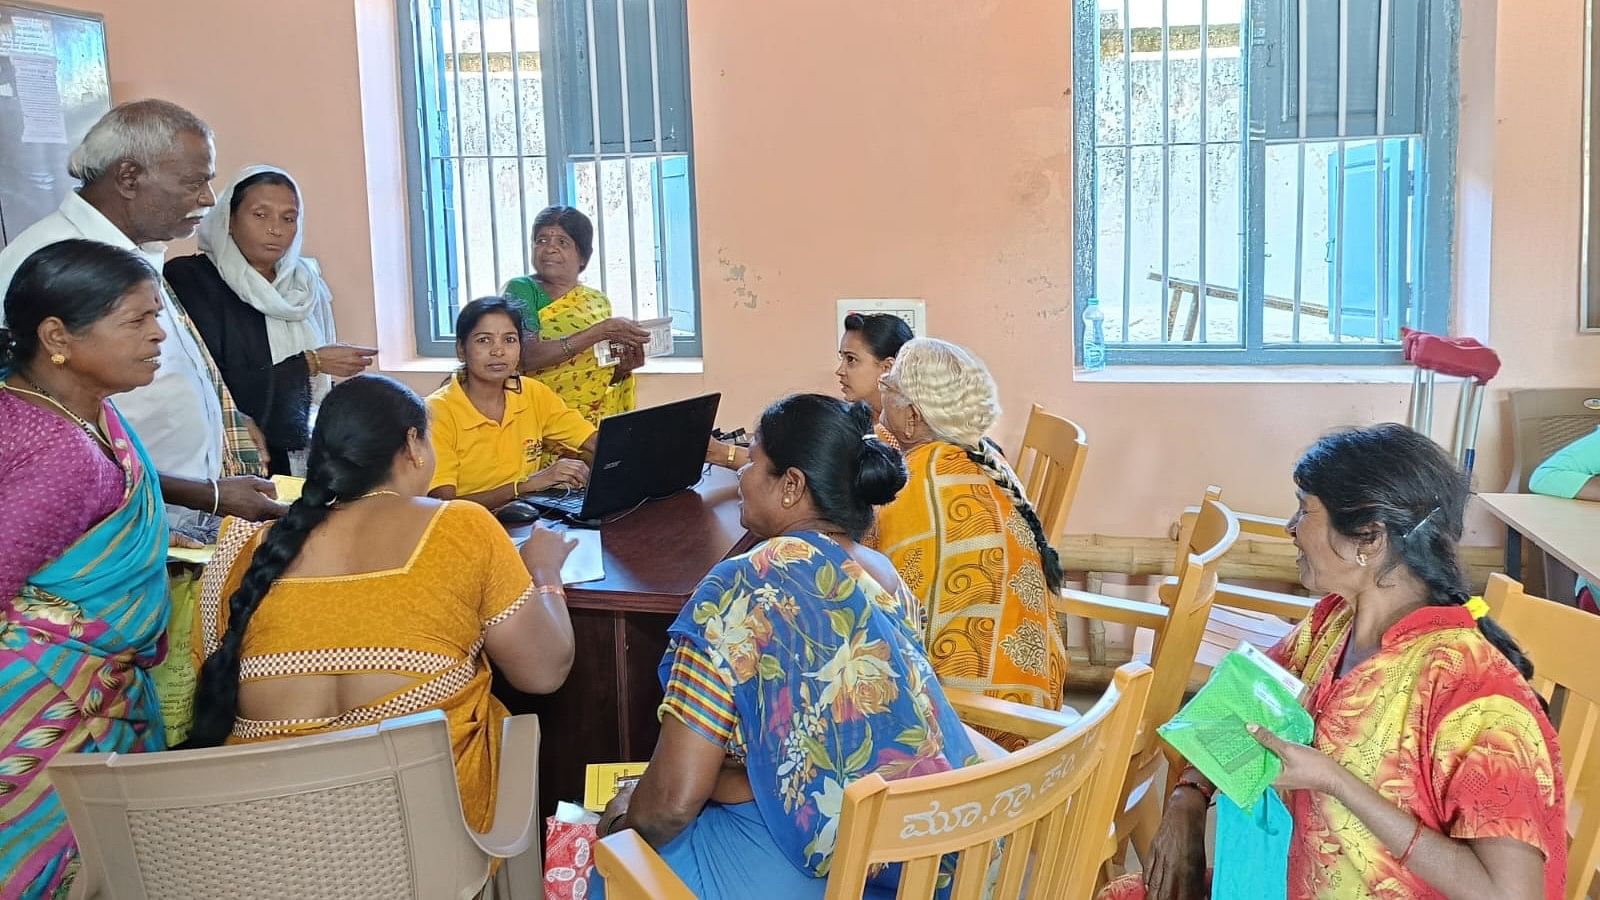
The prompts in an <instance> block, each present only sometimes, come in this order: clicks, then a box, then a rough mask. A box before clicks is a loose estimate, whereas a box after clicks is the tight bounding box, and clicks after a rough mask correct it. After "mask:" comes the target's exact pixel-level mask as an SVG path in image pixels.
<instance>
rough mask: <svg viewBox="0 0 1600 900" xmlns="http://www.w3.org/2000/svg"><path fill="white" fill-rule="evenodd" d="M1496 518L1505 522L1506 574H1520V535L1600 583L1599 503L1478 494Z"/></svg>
mask: <svg viewBox="0 0 1600 900" xmlns="http://www.w3.org/2000/svg"><path fill="white" fill-rule="evenodd" d="M1478 500H1479V502H1481V503H1482V504H1483V505H1484V507H1485V508H1486V509H1488V510H1489V512H1490V513H1492V514H1493V515H1494V517H1495V518H1497V519H1499V520H1500V521H1502V522H1504V523H1506V528H1507V529H1508V530H1509V531H1510V534H1508V535H1507V537H1506V574H1508V575H1510V576H1511V577H1512V578H1521V576H1522V573H1521V571H1520V569H1521V565H1520V563H1519V562H1518V557H1519V554H1518V553H1516V552H1514V551H1513V550H1512V547H1513V545H1516V546H1518V549H1520V541H1519V539H1518V537H1517V535H1519V534H1520V535H1522V536H1523V537H1526V538H1527V539H1528V540H1530V541H1533V542H1534V543H1535V544H1537V545H1538V546H1539V549H1541V550H1543V551H1544V552H1545V553H1547V554H1549V555H1550V556H1552V557H1554V558H1556V559H1558V560H1560V561H1561V563H1562V564H1563V565H1565V566H1566V567H1567V568H1569V569H1571V570H1572V571H1574V572H1577V573H1578V574H1579V575H1581V576H1583V577H1584V578H1585V579H1587V580H1588V581H1589V582H1590V583H1591V584H1600V503H1594V502H1591V501H1587V500H1564V499H1562V498H1560V497H1546V496H1544V495H1542V494H1479V495H1478Z"/></svg>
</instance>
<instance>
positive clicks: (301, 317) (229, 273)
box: [200, 166, 335, 393]
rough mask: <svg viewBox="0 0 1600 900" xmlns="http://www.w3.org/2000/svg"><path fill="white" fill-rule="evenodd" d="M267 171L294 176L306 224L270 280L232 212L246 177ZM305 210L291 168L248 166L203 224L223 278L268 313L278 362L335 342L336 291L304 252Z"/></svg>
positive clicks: (204, 241) (203, 237)
mask: <svg viewBox="0 0 1600 900" xmlns="http://www.w3.org/2000/svg"><path fill="white" fill-rule="evenodd" d="M262 172H276V173H277V174H279V175H282V176H283V177H284V178H287V179H289V183H290V184H293V185H294V192H295V196H296V197H298V198H299V201H300V228H299V230H297V231H296V232H295V236H294V240H293V241H292V242H291V243H290V244H289V249H288V250H286V251H285V252H284V254H283V258H282V259H280V260H278V275H277V277H276V278H274V279H273V280H272V282H271V283H270V284H269V283H268V282H267V280H266V279H265V278H263V277H261V273H260V272H257V271H256V270H255V269H254V268H252V267H251V265H250V263H248V262H246V261H245V258H244V254H243V253H241V252H240V251H239V245H238V244H237V243H235V242H234V240H233V234H232V233H231V231H230V230H229V225H230V223H231V220H232V215H231V214H230V213H229V211H228V208H229V207H230V206H231V205H232V201H233V192H234V189H235V188H237V187H238V186H239V183H240V182H242V181H244V180H245V179H246V178H250V177H251V176H254V175H259V174H261V173H262ZM305 210H306V207H305V195H304V194H303V193H301V191H300V185H299V183H297V182H296V181H295V180H294V178H293V177H292V176H291V175H290V174H289V173H288V172H285V171H284V170H282V169H280V168H278V167H276V166H246V167H244V168H243V169H240V170H239V174H237V175H235V176H234V177H233V181H231V182H229V184H228V187H227V189H225V190H224V191H223V192H222V193H220V194H218V195H217V205H216V206H213V207H211V210H210V211H209V212H207V213H206V216H205V218H204V219H202V220H201V222H200V252H201V253H204V254H205V255H206V256H208V257H210V259H211V262H212V264H214V265H215V266H216V267H217V271H218V272H219V273H221V275H222V280H223V281H225V282H227V285H228V287H230V288H233V292H234V293H235V294H238V295H239V299H240V300H243V301H244V302H245V303H247V304H249V305H250V306H252V307H254V308H255V309H257V310H259V311H260V312H261V314H262V315H263V316H265V317H266V320H267V345H268V347H269V348H270V349H271V352H272V362H273V364H274V365H276V364H278V363H280V362H283V361H284V360H286V359H288V358H289V357H291V356H294V355H295V354H298V353H305V352H306V351H308V350H316V349H318V348H319V347H326V346H327V345H329V344H331V343H333V342H334V340H335V337H334V330H333V294H332V292H330V291H329V290H328V285H327V283H326V282H324V281H323V280H322V270H321V268H320V267H319V266H318V265H317V261H316V260H314V259H311V258H310V257H303V256H301V255H300V245H301V244H302V243H303V242H304V241H305V236H306V229H305ZM318 380H319V381H320V380H323V379H318ZM318 393H322V392H321V391H318Z"/></svg>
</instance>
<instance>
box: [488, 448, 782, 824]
mask: <svg viewBox="0 0 1600 900" xmlns="http://www.w3.org/2000/svg"><path fill="white" fill-rule="evenodd" d="M600 540H601V549H602V553H603V554H604V565H605V578H604V579H602V580H600V581H594V582H589V583H587V584H581V585H574V586H573V587H571V588H570V589H569V590H568V592H567V608H568V609H569V610H570V611H571V613H572V632H573V639H574V642H575V645H576V651H577V652H576V658H575V659H574V660H573V663H572V673H571V674H570V675H568V676H567V683H566V684H565V685H564V686H563V687H562V688H561V690H559V691H557V692H556V693H554V694H549V695H545V696H533V695H529V694H524V693H521V692H520V691H517V690H516V689H514V688H512V687H511V686H510V685H508V684H506V683H504V682H503V681H502V680H500V679H498V678H497V679H496V680H495V687H494V692H495V695H496V696H498V697H499V698H500V700H501V701H502V702H504V703H505V705H506V707H507V708H509V709H510V710H511V712H512V713H513V714H521V713H537V714H538V716H539V728H540V731H541V732H542V735H543V746H542V747H541V749H540V753H539V805H540V807H541V808H542V809H541V813H540V816H541V821H542V819H543V817H544V816H548V815H550V814H551V813H553V812H555V806H556V803H557V801H560V800H569V801H575V802H581V801H582V800H583V785H584V767H585V766H586V765H587V764H589V763H592V762H640V761H644V760H648V759H649V758H650V754H651V752H652V751H653V750H654V749H655V745H656V737H657V735H658V734H659V733H660V730H661V729H660V723H659V722H657V720H656V708H657V707H658V706H660V704H661V685H660V683H659V681H658V679H657V677H656V669H657V667H658V666H659V665H660V663H661V657H662V654H663V653H665V652H666V648H667V627H668V626H669V625H671V624H672V620H673V619H674V618H676V617H677V615H678V611H679V610H681V609H682V608H683V605H684V603H685V602H686V601H687V600H688V599H689V595H690V594H692V593H693V592H694V589H695V587H696V586H697V585H698V584H699V583H700V580H701V579H702V578H704V577H705V576H706V573H707V572H710V571H711V568H712V566H715V565H716V564H717V563H719V562H721V561H722V560H723V559H726V558H727V557H728V556H730V555H733V554H734V553H736V552H743V551H744V550H745V549H747V547H748V546H749V545H750V544H751V543H752V542H751V541H750V540H748V539H747V537H746V533H745V529H744V526H742V525H740V524H739V493H738V483H737V478H736V477H735V475H734V473H732V472H729V471H727V470H725V469H720V468H712V469H711V471H710V472H709V473H708V474H707V475H706V476H705V477H704V478H702V479H701V481H700V483H699V484H698V485H696V486H695V487H694V488H693V489H691V490H688V491H684V492H682V493H680V494H677V495H675V496H672V497H668V498H667V499H665V500H657V501H654V502H652V503H647V504H645V505H644V506H642V507H640V508H639V509H638V510H636V511H634V512H633V513H631V514H629V515H627V516H624V517H623V518H621V519H620V520H618V521H615V522H612V523H611V524H608V525H605V526H604V527H602V528H601V529H600Z"/></svg>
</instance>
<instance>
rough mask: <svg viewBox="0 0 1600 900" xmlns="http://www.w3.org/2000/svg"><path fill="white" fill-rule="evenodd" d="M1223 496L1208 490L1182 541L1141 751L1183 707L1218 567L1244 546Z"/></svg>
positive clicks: (1154, 660) (1154, 657)
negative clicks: (1238, 546) (1237, 546)
mask: <svg viewBox="0 0 1600 900" xmlns="http://www.w3.org/2000/svg"><path fill="white" fill-rule="evenodd" d="M1220 494H1221V491H1220V489H1218V488H1216V487H1210V488H1207V489H1206V498H1205V500H1204V501H1202V502H1201V504H1200V507H1199V510H1198V511H1197V512H1196V514H1195V515H1194V517H1193V519H1192V521H1190V522H1188V523H1186V525H1185V527H1184V532H1185V533H1183V534H1181V535H1180V540H1179V545H1178V550H1179V556H1178V563H1177V571H1176V575H1177V580H1178V584H1177V588H1176V590H1174V591H1173V592H1172V593H1171V595H1170V600H1169V602H1167V603H1166V606H1167V622H1166V626H1165V627H1163V628H1162V629H1161V631H1160V632H1159V633H1158V634H1156V636H1155V646H1154V648H1153V649H1152V650H1151V653H1150V665H1151V667H1152V668H1154V669H1155V681H1154V683H1153V684H1152V685H1151V686H1150V702H1149V703H1148V704H1147V705H1146V707H1145V722H1146V724H1147V725H1148V726H1149V727H1147V728H1145V729H1144V731H1143V733H1141V735H1140V739H1139V748H1140V749H1143V748H1144V747H1145V746H1146V745H1147V744H1149V743H1150V742H1153V741H1154V740H1155V726H1156V725H1160V724H1162V723H1164V722H1166V721H1167V720H1168V719H1171V718H1172V716H1173V714H1175V713H1176V712H1177V711H1178V707H1179V706H1181V705H1182V704H1183V692H1184V689H1185V688H1186V687H1187V686H1188V683H1189V675H1190V672H1191V671H1192V670H1193V668H1194V661H1195V656H1196V655H1197V654H1198V653H1199V652H1200V642H1201V641H1202V640H1203V639H1204V638H1205V634H1206V623H1207V622H1208V621H1210V619H1211V606H1212V603H1213V602H1214V601H1215V599H1216V593H1217V566H1218V565H1219V564H1220V563H1221V562H1222V557H1223V555H1224V554H1226V553H1227V552H1228V551H1229V550H1231V549H1233V545H1234V543H1235V542H1237V541H1238V540H1239V520H1238V518H1237V517H1236V516H1235V515H1234V513H1233V510H1231V509H1229V508H1228V507H1227V505H1226V504H1224V503H1223V502H1222V501H1221V500H1218V499H1217V497H1218V496H1219V495H1220ZM1186 518H1187V517H1186Z"/></svg>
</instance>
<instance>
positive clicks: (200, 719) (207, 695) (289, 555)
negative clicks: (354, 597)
mask: <svg viewBox="0 0 1600 900" xmlns="http://www.w3.org/2000/svg"><path fill="white" fill-rule="evenodd" d="M332 499H333V493H332V491H330V490H329V489H328V487H327V486H326V485H323V484H321V483H318V482H313V481H311V480H309V479H308V480H307V481H306V485H305V490H304V492H303V493H302V494H301V495H300V499H299V500H296V501H295V502H294V504H293V505H292V506H290V507H289V511H288V512H287V513H285V514H284V516H283V518H281V519H279V520H278V521H277V523H275V524H274V525H272V526H271V527H270V528H269V529H268V531H267V537H266V539H265V540H263V541H262V542H261V546H259V547H257V548H256V552H255V556H253V557H251V559H250V568H249V569H247V570H246V571H245V573H244V578H243V579H241V580H240V582H239V587H238V589H237V590H235V591H234V592H233V595H232V596H231V597H229V598H228V630H227V632H226V633H225V634H224V635H223V637H222V646H221V647H219V648H218V649H217V652H215V653H213V654H211V655H210V656H209V657H207V658H206V661H205V665H204V666H202V667H201V668H200V675H199V677H198V678H197V679H196V683H195V705H194V726H193V728H191V729H190V731H189V739H188V740H186V741H184V742H183V743H182V744H180V745H179V746H178V747H177V748H176V749H179V750H188V749H192V748H195V747H215V746H218V745H220V744H221V743H222V742H223V741H225V740H227V738H228V735H229V734H231V733H232V732H233V723H234V720H235V719H237V718H238V715H239V665H240V662H241V659H240V656H241V651H242V649H243V646H244V632H245V629H246V628H249V627H250V618H251V617H252V616H254V615H255V612H256V610H257V609H258V608H260V606H261V601H262V600H264V599H266V596H267V593H268V592H269V591H271V590H272V585H273V583H274V582H276V581H277V580H278V579H279V578H280V577H282V575H283V573H284V570H286V569H288V568H289V566H290V565H291V564H293V563H294V561H295V559H296V558H297V557H298V556H299V555H300V551H301V549H303V548H304V547H305V543H306V538H307V537H309V536H310V535H311V532H312V531H313V530H315V529H316V527H317V526H318V525H321V524H322V522H323V521H324V520H325V519H327V518H328V511H329V509H330V508H331V502H332Z"/></svg>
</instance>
